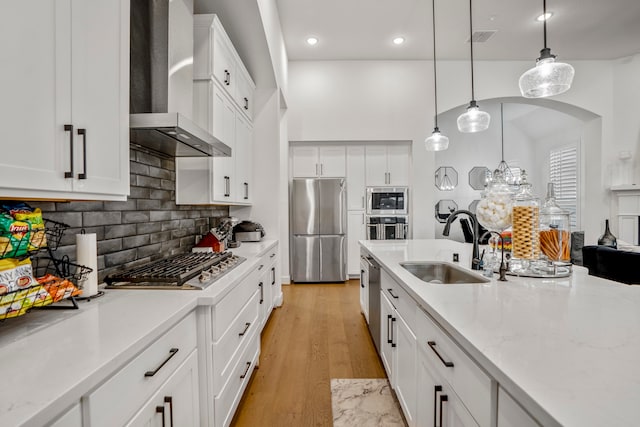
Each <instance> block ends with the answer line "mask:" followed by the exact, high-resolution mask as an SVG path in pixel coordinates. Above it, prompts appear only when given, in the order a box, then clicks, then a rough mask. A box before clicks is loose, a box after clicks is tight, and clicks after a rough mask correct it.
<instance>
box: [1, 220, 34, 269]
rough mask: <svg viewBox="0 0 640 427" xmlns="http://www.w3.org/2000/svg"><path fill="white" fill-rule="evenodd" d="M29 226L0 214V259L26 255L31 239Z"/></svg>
mask: <svg viewBox="0 0 640 427" xmlns="http://www.w3.org/2000/svg"><path fill="white" fill-rule="evenodd" d="M30 228H31V226H30V224H29V223H28V222H26V221H18V220H16V219H15V218H13V217H12V216H11V215H9V214H8V213H6V212H0V258H13V257H19V256H22V255H24V254H26V253H27V251H28V249H29V240H30V238H31V232H30V231H29V230H30Z"/></svg>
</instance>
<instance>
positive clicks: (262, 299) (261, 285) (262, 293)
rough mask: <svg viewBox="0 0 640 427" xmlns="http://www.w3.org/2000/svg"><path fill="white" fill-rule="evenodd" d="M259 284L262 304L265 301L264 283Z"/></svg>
mask: <svg viewBox="0 0 640 427" xmlns="http://www.w3.org/2000/svg"><path fill="white" fill-rule="evenodd" d="M258 286H260V304H262V303H263V302H264V284H263V283H262V282H260V283H258Z"/></svg>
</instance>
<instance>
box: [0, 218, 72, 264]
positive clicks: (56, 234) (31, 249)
mask: <svg viewBox="0 0 640 427" xmlns="http://www.w3.org/2000/svg"><path fill="white" fill-rule="evenodd" d="M16 222H17V221H16ZM23 223H24V224H27V225H24V226H16V227H15V228H13V229H11V230H10V231H0V259H2V258H24V257H27V256H29V255H31V254H33V253H35V252H37V251H39V250H41V249H48V250H49V251H50V252H51V251H55V250H56V249H58V245H59V244H60V240H61V239H62V235H63V234H64V231H65V230H66V229H67V228H69V226H68V225H67V224H64V223H62V222H58V221H53V220H50V219H46V218H44V219H43V224H41V227H40V228H37V225H28V223H26V222H23ZM12 227H13V226H12Z"/></svg>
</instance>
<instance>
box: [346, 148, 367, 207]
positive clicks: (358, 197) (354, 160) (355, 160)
mask: <svg viewBox="0 0 640 427" xmlns="http://www.w3.org/2000/svg"><path fill="white" fill-rule="evenodd" d="M365 188H366V187H365V166H364V146H362V145H357V146H347V210H364V209H365V208H366V206H365V197H366V190H365Z"/></svg>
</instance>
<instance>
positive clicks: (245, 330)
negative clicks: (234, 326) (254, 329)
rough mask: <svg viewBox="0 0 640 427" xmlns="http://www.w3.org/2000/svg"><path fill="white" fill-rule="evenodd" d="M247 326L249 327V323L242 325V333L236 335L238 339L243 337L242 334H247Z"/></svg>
mask: <svg viewBox="0 0 640 427" xmlns="http://www.w3.org/2000/svg"><path fill="white" fill-rule="evenodd" d="M249 326H251V322H247V323H245V324H244V331H242V332H240V333H239V334H238V336H239V337H243V336H244V334H246V333H247V331H248V330H249Z"/></svg>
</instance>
